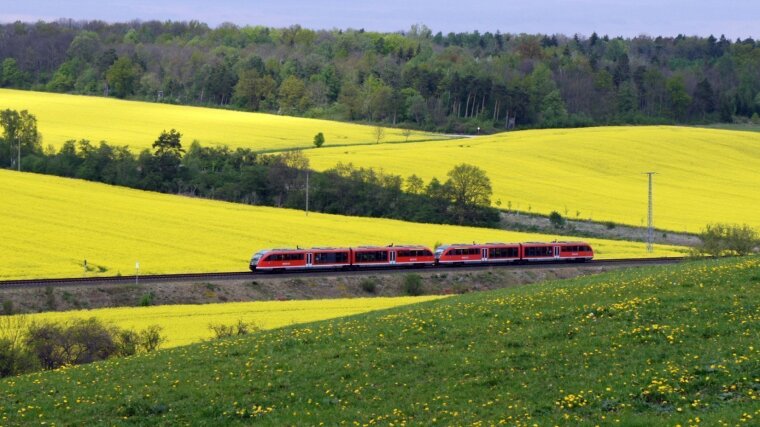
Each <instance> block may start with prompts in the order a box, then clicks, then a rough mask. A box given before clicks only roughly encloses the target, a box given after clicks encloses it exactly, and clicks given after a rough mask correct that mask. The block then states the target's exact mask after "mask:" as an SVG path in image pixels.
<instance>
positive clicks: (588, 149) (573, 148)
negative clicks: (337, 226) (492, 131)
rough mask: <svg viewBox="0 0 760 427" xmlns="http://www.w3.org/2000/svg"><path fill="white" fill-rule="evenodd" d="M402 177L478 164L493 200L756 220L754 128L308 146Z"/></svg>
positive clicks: (660, 217) (583, 214) (759, 185)
mask: <svg viewBox="0 0 760 427" xmlns="http://www.w3.org/2000/svg"><path fill="white" fill-rule="evenodd" d="M308 156H309V157H310V159H311V164H312V166H314V167H316V168H317V169H326V168H329V167H332V166H334V165H335V164H336V163H337V162H344V163H349V162H350V163H353V164H354V165H357V166H365V167H366V166H372V167H376V168H378V167H379V168H383V169H384V170H386V171H387V172H391V173H395V174H400V175H402V176H404V177H406V176H409V175H411V174H412V173H415V174H417V175H418V176H421V177H423V178H424V179H425V181H428V180H429V179H430V178H432V177H437V178H438V179H441V180H445V179H446V173H447V172H448V171H449V170H450V169H451V168H452V167H453V166H454V165H456V164H458V163H461V162H466V163H470V164H473V165H477V166H479V167H481V168H483V169H484V170H486V172H487V174H488V176H489V177H490V178H491V181H492V184H493V190H494V196H493V202H494V203H495V202H496V201H501V208H508V207H509V206H510V205H511V209H515V210H520V211H531V212H535V213H543V214H549V213H551V212H552V211H557V212H559V213H560V214H562V215H563V216H567V217H568V218H571V219H572V218H581V219H589V218H590V219H593V220H595V221H614V222H617V223H624V224H629V225H634V226H642V225H644V226H645V225H646V221H647V176H646V175H644V172H648V171H655V172H657V175H655V176H654V221H655V226H656V227H658V228H661V229H666V230H674V231H687V232H698V231H700V230H701V229H703V228H704V226H705V224H707V223H711V222H733V223H748V224H750V225H752V226H754V227H760V174H758V171H759V170H760V134H757V133H751V132H732V131H724V130H712V129H699V128H681V127H664V126H663V127H654V126H651V127H606V128H586V129H553V130H533V131H520V132H512V133H502V134H498V135H493V136H484V137H478V138H472V139H467V140H457V141H445V142H437V143H416V144H402V145H383V144H380V145H368V146H362V147H345V148H334V149H331V148H323V149H320V150H310V151H308Z"/></svg>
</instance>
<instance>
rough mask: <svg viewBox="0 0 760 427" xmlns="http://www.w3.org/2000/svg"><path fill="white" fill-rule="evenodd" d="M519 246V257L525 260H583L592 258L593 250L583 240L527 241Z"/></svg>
mask: <svg viewBox="0 0 760 427" xmlns="http://www.w3.org/2000/svg"><path fill="white" fill-rule="evenodd" d="M520 246H521V251H520V258H521V259H522V260H523V261H525V262H548V261H578V262H584V261H588V260H590V259H592V258H594V251H593V250H592V249H591V246H590V245H589V244H588V243H585V242H549V243H545V242H528V243H522V244H521V245H520Z"/></svg>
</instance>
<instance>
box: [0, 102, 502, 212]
mask: <svg viewBox="0 0 760 427" xmlns="http://www.w3.org/2000/svg"><path fill="white" fill-rule="evenodd" d="M6 117H8V118H11V119H16V120H11V121H10V123H12V126H9V127H5V126H3V135H2V136H3V138H2V139H0V165H5V166H6V167H8V166H10V167H12V168H13V169H16V168H17V167H18V168H20V169H21V170H23V171H27V172H36V173H43V174H49V175H56V176H62V177H72V178H80V179H85V180H89V181H97V182H103V183H107V184H113V185H120V186H124V187H131V188H137V189H142V190H150V191H159V192H164V193H172V194H181V195H186V196H192V197H203V198H210V199H216V200H225V201H230V202H237V203H246V204H252V205H264V206H276V207H284V208H294V209H305V208H306V197H307V180H308V197H309V209H310V210H312V211H316V212H325V213H332V214H341V215H353V216H369V217H382V218H396V219H403V220H406V221H419V222H432V223H442V224H467V225H478V226H496V225H497V224H498V222H499V213H498V210H496V209H494V208H491V207H490V204H491V194H492V189H491V182H490V179H489V178H488V177H487V176H486V174H485V172H483V171H482V170H481V169H479V168H477V167H475V166H472V165H467V164H461V165H458V166H456V167H455V168H453V169H452V170H451V171H450V172H449V173H448V175H447V179H446V181H444V182H441V181H439V180H438V179H436V178H433V179H431V180H430V181H429V182H428V183H425V182H424V181H423V180H422V179H421V178H419V177H417V176H415V175H412V176H410V177H407V178H406V179H405V178H403V177H401V176H398V175H392V174H388V173H385V172H382V171H376V170H374V169H372V168H357V167H354V166H353V165H351V164H338V165H337V166H336V167H334V168H332V169H328V170H326V171H323V172H317V171H313V170H311V169H310V168H309V159H308V158H307V157H306V156H305V155H304V154H303V152H302V151H299V150H296V151H287V152H284V153H280V154H269V155H262V154H257V153H256V152H254V151H252V150H250V149H247V148H237V149H235V150H232V149H230V148H229V147H226V146H214V147H204V146H202V145H201V144H200V143H199V142H197V141H194V142H193V143H191V144H190V146H189V147H188V148H187V149H185V148H184V147H183V145H182V142H181V138H182V134H181V133H180V132H179V131H177V130H174V129H172V130H169V131H164V132H162V133H161V134H160V135H159V136H158V138H157V139H156V141H155V142H154V143H153V145H152V149H145V150H143V151H141V152H140V153H137V154H135V153H133V152H132V151H130V149H129V147H127V146H114V145H110V144H108V143H107V142H105V141H101V142H100V143H97V144H93V143H92V142H90V141H88V140H85V139H82V140H79V141H75V140H69V141H66V142H65V143H64V144H63V145H62V146H61V148H60V149H58V150H55V149H54V148H52V147H48V148H47V149H45V150H43V149H42V148H41V143H40V138H39V134H38V133H37V132H36V119H35V118H34V115H32V114H29V113H28V112H26V111H23V112H21V113H18V112H16V111H14V110H5V111H0V125H4V123H5V122H4V121H3V118H6ZM22 119H24V120H26V121H27V122H29V124H27V126H26V127H23V126H20V125H18V124H17V123H18V122H20V121H21V122H23V121H24V120H22ZM19 129H30V130H29V131H24V132H21V131H20V130H19ZM19 147H20V149H19ZM19 158H20V160H21V161H20V163H18V164H17V162H18V160H17V159H19ZM307 175H308V178H307Z"/></svg>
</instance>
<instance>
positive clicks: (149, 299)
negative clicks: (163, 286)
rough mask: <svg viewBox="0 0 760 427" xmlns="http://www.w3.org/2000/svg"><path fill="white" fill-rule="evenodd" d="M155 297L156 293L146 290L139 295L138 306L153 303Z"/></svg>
mask: <svg viewBox="0 0 760 427" xmlns="http://www.w3.org/2000/svg"><path fill="white" fill-rule="evenodd" d="M155 297H156V294H154V293H153V292H148V293H147V294H143V296H142V297H140V307H147V306H149V305H153V299H154V298H155Z"/></svg>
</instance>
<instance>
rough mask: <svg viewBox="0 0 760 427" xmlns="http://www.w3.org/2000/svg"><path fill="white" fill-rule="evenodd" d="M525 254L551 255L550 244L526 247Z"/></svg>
mask: <svg viewBox="0 0 760 427" xmlns="http://www.w3.org/2000/svg"><path fill="white" fill-rule="evenodd" d="M525 256H536V257H537V256H552V248H551V246H539V247H535V246H534V247H527V248H525Z"/></svg>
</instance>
